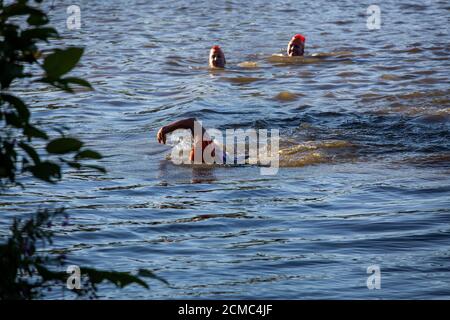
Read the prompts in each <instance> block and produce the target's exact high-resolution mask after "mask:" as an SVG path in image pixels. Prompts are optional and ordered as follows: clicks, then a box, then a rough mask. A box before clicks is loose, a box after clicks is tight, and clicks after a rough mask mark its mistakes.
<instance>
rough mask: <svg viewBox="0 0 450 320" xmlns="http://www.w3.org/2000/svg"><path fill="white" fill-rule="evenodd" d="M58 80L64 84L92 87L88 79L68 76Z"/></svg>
mask: <svg viewBox="0 0 450 320" xmlns="http://www.w3.org/2000/svg"><path fill="white" fill-rule="evenodd" d="M59 82H61V83H64V84H76V85H79V86H81V87H86V88H89V89H93V88H92V85H91V84H90V83H89V82H88V81H86V80H84V79H81V78H75V77H69V78H64V79H61V80H60V81H59Z"/></svg>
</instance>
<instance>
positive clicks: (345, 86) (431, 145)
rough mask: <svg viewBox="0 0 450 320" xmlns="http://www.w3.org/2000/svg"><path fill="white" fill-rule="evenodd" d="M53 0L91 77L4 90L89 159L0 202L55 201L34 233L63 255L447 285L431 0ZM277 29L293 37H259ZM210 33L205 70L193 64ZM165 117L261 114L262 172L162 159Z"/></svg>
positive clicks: (449, 150)
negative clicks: (59, 85)
mask: <svg viewBox="0 0 450 320" xmlns="http://www.w3.org/2000/svg"><path fill="white" fill-rule="evenodd" d="M70 4H72V3H66V1H56V2H55V9H54V10H53V11H52V12H51V16H52V19H53V21H54V24H55V25H56V27H57V28H58V29H60V30H61V31H62V35H63V36H64V40H62V41H61V42H60V44H63V45H84V46H85V47H86V52H85V56H84V57H83V60H82V63H81V65H80V68H78V70H77V72H75V74H76V75H79V76H82V77H84V78H86V79H88V80H89V81H90V82H91V83H92V84H93V85H94V87H95V89H96V90H95V91H94V92H81V93H78V94H76V95H65V94H62V93H60V92H58V91H55V90H54V89H53V88H50V87H41V88H39V90H36V91H30V90H28V89H27V90H25V89H24V90H23V92H22V95H25V96H26V97H27V100H28V102H30V103H33V104H34V106H35V107H34V108H33V114H34V119H36V121H39V122H40V123H41V124H42V125H43V126H46V125H53V124H58V123H59V122H64V124H65V125H67V126H68V127H69V128H71V130H70V132H71V133H72V134H73V135H75V136H77V137H79V138H81V139H83V140H84V141H86V142H87V144H88V145H89V146H91V147H92V148H94V149H96V150H98V151H100V152H101V153H102V154H103V155H104V156H105V158H104V159H103V160H102V162H101V164H102V165H104V166H105V167H106V168H107V169H108V174H106V175H101V174H99V173H97V172H94V171H89V170H84V171H81V172H77V171H72V170H70V169H67V170H66V171H65V173H64V180H63V182H62V183H60V184H57V185H55V186H50V185H47V184H44V183H40V182H32V184H31V185H30V186H29V187H28V188H27V189H26V190H24V191H20V190H11V191H10V192H9V194H6V195H5V194H4V195H2V198H1V207H2V211H4V214H3V216H4V217H12V216H14V215H16V214H18V213H26V212H33V211H34V208H36V206H41V207H59V206H64V207H66V208H67V211H68V212H69V213H70V215H71V219H70V224H69V226H68V227H64V228H61V229H60V230H58V236H57V238H56V239H55V246H56V248H53V249H57V250H58V252H60V251H63V252H66V253H67V256H68V258H69V260H70V262H71V263H73V264H78V265H80V266H94V267H99V268H107V269H112V270H117V271H136V270H138V269H139V268H147V269H152V270H154V271H155V272H156V274H157V275H159V276H161V277H163V278H164V279H166V280H167V281H168V282H169V283H170V286H167V285H165V284H163V283H161V282H158V281H150V285H151V289H150V290H145V289H142V288H140V287H137V286H131V287H127V288H126V289H123V290H117V289H113V288H112V287H110V286H104V287H102V288H101V289H102V290H101V291H100V296H101V297H103V298H115V299H122V298H137V299H175V298H214V299H216V298H217V299H225V298H275V299H277V298H283V299H310V298H313V299H321V298H333V299H342V298H350V299H361V298H374V299H392V298H400V299H404V298H415V299H437V298H446V299H448V298H450V264H449V258H450V142H449V141H450V140H449V139H450V90H449V74H450V73H449V71H450V62H449V53H450V46H449V32H448V31H449V30H448V25H449V21H448V17H449V11H450V6H449V4H448V2H447V1H384V2H383V3H382V4H379V5H380V8H381V18H382V24H381V29H379V30H369V29H367V26H366V20H367V15H366V9H367V7H368V6H369V5H371V4H372V3H371V2H370V1H361V2H358V3H355V2H354V1H339V3H329V2H328V1H322V0H318V1H315V2H306V1H305V2H303V1H293V2H289V1H277V0H275V1H262V0H256V1H251V2H245V3H242V2H240V1H214V2H205V3H203V2H202V3H197V2H195V1H137V0H136V1H95V2H92V1H80V3H79V4H80V7H81V14H82V28H81V30H76V31H70V30H67V29H65V19H66V11H65V10H66V7H67V6H68V5H70ZM295 33H302V34H304V35H306V37H307V42H306V55H307V57H306V58H305V59H304V60H301V61H294V62H292V61H287V60H286V59H281V58H277V57H273V56H272V55H273V54H280V53H283V52H284V48H285V47H286V45H287V42H288V41H289V39H290V37H291V36H292V35H293V34H295ZM214 44H219V45H221V47H222V48H223V50H224V52H225V55H226V57H227V63H228V64H227V69H226V70H224V71H222V72H211V71H210V70H208V69H207V58H208V51H209V48H210V47H211V46H212V45H214ZM184 117H197V118H198V119H201V120H202V121H203V123H204V124H205V125H207V126H209V127H214V128H218V129H226V128H266V129H271V128H278V129H280V138H281V144H280V148H281V149H282V157H281V168H280V169H279V171H278V174H276V175H273V176H262V175H261V174H260V170H259V168H258V167H256V166H243V167H210V168H205V167H195V166H194V167H193V166H176V165H174V164H173V163H171V162H170V161H169V160H167V154H168V153H170V148H168V147H167V146H163V145H159V144H158V143H157V141H156V138H155V135H156V131H157V130H158V129H159V127H161V126H162V125H166V124H168V123H169V122H171V121H173V120H177V119H181V118H184ZM4 221H5V220H4ZM4 226H5V225H4V224H2V228H3V231H4V229H5V227H4ZM371 265H378V266H379V268H380V271H381V288H380V289H379V290H369V289H368V288H367V286H366V280H367V277H368V276H369V274H367V267H369V266H371ZM51 297H52V298H62V295H61V294H60V293H59V292H54V293H53V295H52V296H51ZM65 297H66V298H67V297H70V294H68V293H67V292H66V295H65Z"/></svg>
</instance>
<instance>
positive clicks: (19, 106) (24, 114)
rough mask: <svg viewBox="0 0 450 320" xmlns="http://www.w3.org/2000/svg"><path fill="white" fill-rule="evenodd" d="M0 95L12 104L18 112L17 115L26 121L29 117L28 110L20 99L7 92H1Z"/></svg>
mask: <svg viewBox="0 0 450 320" xmlns="http://www.w3.org/2000/svg"><path fill="white" fill-rule="evenodd" d="M0 97H1V99H3V100H4V101H6V102H9V104H11V105H12V106H14V108H16V110H17V112H18V114H19V117H21V118H22V119H23V120H24V121H25V122H28V119H29V118H30V111H29V110H28V107H27V106H26V105H25V103H24V102H23V101H22V100H20V99H19V98H17V97H15V96H12V95H9V94H1V95H0Z"/></svg>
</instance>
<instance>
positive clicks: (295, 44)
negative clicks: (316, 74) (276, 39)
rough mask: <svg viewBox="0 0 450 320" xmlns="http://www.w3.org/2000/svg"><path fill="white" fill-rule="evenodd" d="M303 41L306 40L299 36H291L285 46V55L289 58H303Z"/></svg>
mask: <svg viewBox="0 0 450 320" xmlns="http://www.w3.org/2000/svg"><path fill="white" fill-rule="evenodd" d="M305 40H306V38H305V37H304V36H303V35H301V34H296V35H295V36H293V37H292V39H291V41H289V44H288V46H287V55H288V56H289V57H299V56H303V54H304V53H305Z"/></svg>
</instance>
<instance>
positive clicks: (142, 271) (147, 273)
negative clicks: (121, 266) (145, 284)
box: [138, 269, 170, 286]
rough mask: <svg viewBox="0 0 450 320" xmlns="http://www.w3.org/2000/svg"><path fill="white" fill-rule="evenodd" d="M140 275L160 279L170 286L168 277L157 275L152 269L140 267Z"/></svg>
mask: <svg viewBox="0 0 450 320" xmlns="http://www.w3.org/2000/svg"><path fill="white" fill-rule="evenodd" d="M138 276H141V277H147V278H152V279H156V280H159V281H161V282H163V283H165V284H167V285H168V286H169V285H170V284H169V282H168V281H167V280H166V279H164V278H161V277H160V276H157V275H156V274H155V273H154V272H153V271H150V270H147V269H139V271H138Z"/></svg>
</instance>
